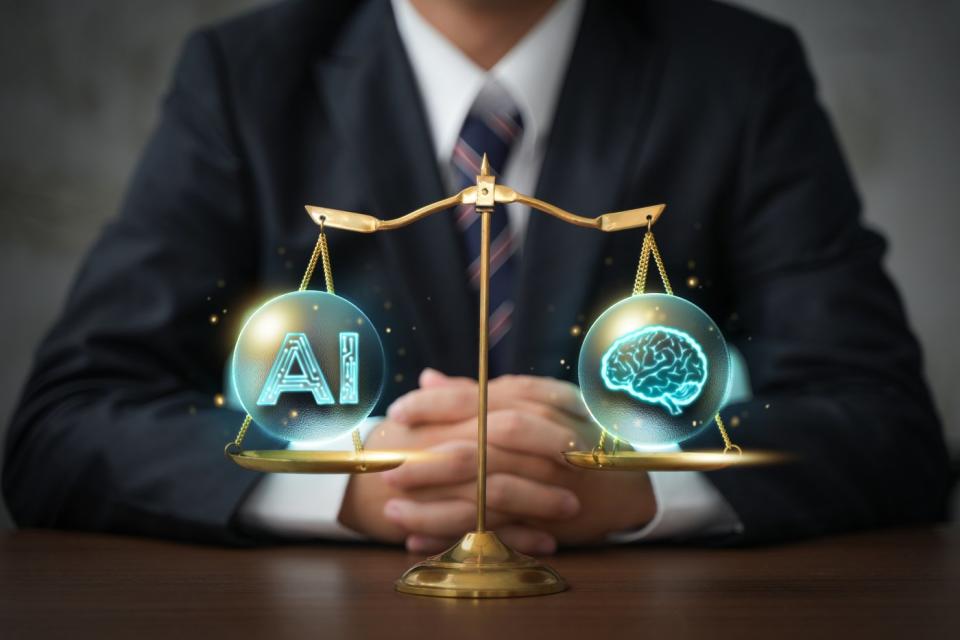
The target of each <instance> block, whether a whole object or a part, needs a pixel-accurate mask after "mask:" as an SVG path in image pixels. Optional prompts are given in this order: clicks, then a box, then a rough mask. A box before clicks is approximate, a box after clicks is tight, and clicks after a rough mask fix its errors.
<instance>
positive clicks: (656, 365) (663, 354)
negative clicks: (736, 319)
mask: <svg viewBox="0 0 960 640" xmlns="http://www.w3.org/2000/svg"><path fill="white" fill-rule="evenodd" d="M600 376H601V378H602V379H603V383H604V384H605V385H606V387H607V388H608V389H610V390H611V391H617V390H622V391H626V392H627V393H628V394H629V395H631V396H633V397H634V398H636V399H638V400H641V401H643V402H647V403H650V404H659V405H661V406H663V407H664V408H666V410H667V411H668V412H669V413H670V415H671V416H679V415H680V414H681V413H683V407H686V406H687V405H689V404H691V403H692V402H693V401H694V400H696V399H697V398H698V397H699V396H700V392H701V391H703V386H704V384H705V383H706V381H707V357H706V356H705V355H704V353H703V348H702V347H701V346H700V343H699V342H697V341H696V340H695V339H694V338H693V336H691V335H690V334H689V333H687V332H685V331H680V330H679V329H674V328H672V327H664V326H660V325H653V326H648V327H644V328H643V329H640V330H638V331H632V332H630V333H628V334H626V335H624V336H621V337H620V338H618V339H617V340H616V341H614V343H613V344H612V345H610V347H609V348H608V349H607V350H606V352H605V353H604V354H603V359H602V360H601V361H600Z"/></svg>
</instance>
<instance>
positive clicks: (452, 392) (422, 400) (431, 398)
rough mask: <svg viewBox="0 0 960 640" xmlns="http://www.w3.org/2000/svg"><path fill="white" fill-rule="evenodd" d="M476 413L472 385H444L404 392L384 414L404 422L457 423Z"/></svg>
mask: <svg viewBox="0 0 960 640" xmlns="http://www.w3.org/2000/svg"><path fill="white" fill-rule="evenodd" d="M476 415H477V389H476V386H475V385H468V384H450V385H447V384H444V385H441V386H432V387H426V388H421V389H415V390H413V391H410V392H409V393H406V394H404V395H402V396H400V397H399V398H397V399H396V400H394V401H393V403H392V404H391V405H390V406H389V407H387V417H388V418H390V419H391V420H395V421H397V422H403V423H405V424H414V423H424V422H426V423H433V422H457V421H460V420H464V419H466V418H469V417H471V416H476Z"/></svg>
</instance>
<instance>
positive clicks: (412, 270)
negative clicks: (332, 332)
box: [316, 2, 477, 375]
mask: <svg viewBox="0 0 960 640" xmlns="http://www.w3.org/2000/svg"><path fill="white" fill-rule="evenodd" d="M316 78H317V83H318V87H319V90H320V94H321V97H322V99H323V100H324V102H325V104H326V108H327V110H328V112H329V113H330V114H331V118H332V119H333V121H334V126H335V127H336V128H337V130H338V131H339V132H340V134H341V135H342V138H343V140H342V144H341V145H340V146H341V148H342V149H343V150H344V153H343V156H344V157H343V158H340V159H338V161H345V162H350V163H352V165H353V166H354V167H355V168H356V174H357V175H358V176H361V179H362V180H365V181H366V185H367V187H368V191H367V193H366V194H365V196H366V197H365V199H366V200H367V201H368V202H369V203H370V206H371V210H370V211H367V212H366V213H370V214H373V215H376V216H377V217H381V218H392V217H396V216H398V215H401V214H404V213H407V212H408V211H411V210H413V209H416V208H418V207H421V206H423V205H425V204H427V203H430V202H434V201H436V200H439V199H441V198H443V197H445V196H446V195H448V194H446V193H444V192H443V186H442V180H441V178H440V174H439V170H438V167H437V162H436V158H435V155H434V151H433V145H432V144H431V137H430V133H429V128H428V127H427V123H426V119H425V116H424V110H423V107H422V104H421V100H420V96H419V94H418V93H417V88H416V82H415V80H414V77H413V73H412V70H411V69H410V66H409V62H408V60H407V57H406V52H405V50H404V48H403V44H402V42H401V40H400V36H399V33H398V32H397V30H396V25H395V22H394V18H393V14H392V12H391V10H390V7H389V3H388V2H373V3H369V4H368V5H367V6H365V7H363V8H362V9H361V10H359V11H358V15H356V16H355V17H354V19H353V20H352V22H351V24H350V26H349V27H348V29H347V30H346V33H345V34H344V36H343V39H342V40H341V42H340V43H339V44H338V45H337V47H336V48H335V50H334V52H333V53H332V55H330V56H329V57H327V58H325V59H324V60H322V61H321V62H320V63H319V64H318V66H317V70H316ZM377 236H378V238H377V240H378V242H379V245H380V248H381V255H382V256H383V262H382V263H381V264H379V265H378V268H379V269H383V270H385V271H387V274H388V282H390V283H391V285H392V286H393V287H395V288H396V291H398V292H402V293H403V295H400V296H397V300H398V301H402V302H400V304H403V305H404V307H405V311H406V313H407V316H408V317H410V318H412V319H413V322H414V326H415V327H416V329H415V331H414V333H415V335H416V336H417V342H418V345H419V348H420V353H421V354H422V355H423V360H424V361H425V362H426V363H427V364H429V365H431V366H434V367H438V368H440V369H442V370H444V371H447V372H450V373H455V374H460V375H464V374H467V375H471V374H473V373H474V372H475V370H476V348H475V344H476V343H475V339H476V325H477V320H476V318H475V313H474V311H473V309H474V303H473V301H472V299H471V298H470V297H469V294H468V285H467V281H466V276H465V275H464V274H465V272H466V271H465V267H463V266H462V265H463V262H464V258H463V256H462V253H461V251H462V250H461V248H460V243H459V238H458V236H457V235H456V231H455V229H454V227H453V223H452V218H451V216H450V215H447V214H443V213H440V214H437V215H434V216H432V217H430V218H427V219H426V220H422V221H420V222H418V223H416V224H415V225H412V226H409V227H406V228H404V229H399V230H396V231H387V232H383V233H379V234H377Z"/></svg>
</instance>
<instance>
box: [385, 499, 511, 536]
mask: <svg viewBox="0 0 960 640" xmlns="http://www.w3.org/2000/svg"><path fill="white" fill-rule="evenodd" d="M383 515H384V517H385V518H386V519H387V520H389V521H390V522H392V523H393V524H395V525H397V526H398V527H400V528H402V529H403V530H405V531H407V532H408V533H422V534H425V535H428V536H435V537H445V536H456V535H460V534H462V533H463V532H464V531H469V530H471V529H472V528H473V527H474V526H475V525H476V519H477V505H476V503H474V502H471V501H469V500H446V501H442V502H416V501H414V500H405V499H402V498H393V499H391V500H388V501H387V503H386V504H385V505H384V506H383ZM486 520H487V524H488V525H489V526H490V527H497V526H500V525H502V524H505V523H506V522H507V519H506V517H505V516H504V515H503V514H501V513H499V512H497V511H495V510H493V509H488V510H487V518H486Z"/></svg>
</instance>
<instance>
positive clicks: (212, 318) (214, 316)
mask: <svg viewBox="0 0 960 640" xmlns="http://www.w3.org/2000/svg"><path fill="white" fill-rule="evenodd" d="M209 320H210V324H218V323H219V322H220V316H218V315H217V314H215V313H211V314H210V318H209Z"/></svg>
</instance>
